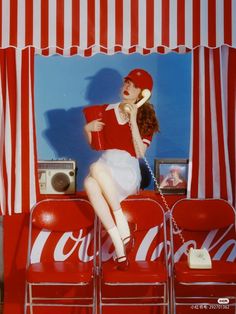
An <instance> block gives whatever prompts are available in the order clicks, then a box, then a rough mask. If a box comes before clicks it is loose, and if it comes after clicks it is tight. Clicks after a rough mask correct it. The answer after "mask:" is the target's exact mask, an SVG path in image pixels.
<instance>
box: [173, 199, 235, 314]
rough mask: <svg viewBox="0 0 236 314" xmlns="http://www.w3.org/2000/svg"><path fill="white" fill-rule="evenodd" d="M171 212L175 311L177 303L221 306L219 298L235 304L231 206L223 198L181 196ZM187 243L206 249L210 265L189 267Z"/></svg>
mask: <svg viewBox="0 0 236 314" xmlns="http://www.w3.org/2000/svg"><path fill="white" fill-rule="evenodd" d="M171 212H172V213H171V216H172V217H173V219H174V220H173V219H170V225H171V228H170V230H171V245H172V250H171V252H172V273H173V276H172V284H171V286H172V296H173V300H172V301H173V305H174V313H176V311H177V306H200V308H204V309H207V306H208V309H210V308H211V307H212V308H213V306H215V308H216V309H223V305H222V304H220V303H219V302H220V299H222V298H223V299H224V302H226V303H227V304H226V305H225V304H224V307H226V306H227V308H228V307H235V304H236V303H235V300H236V263H235V256H234V257H233V247H235V245H236V233H235V230H236V229H235V210H234V208H233V207H232V206H231V205H230V204H229V203H228V202H226V201H225V200H222V199H182V200H180V201H178V202H177V203H176V204H175V205H174V206H173V208H172V211H171ZM176 226H177V227H176ZM179 234H180V235H182V237H183V238H182V242H183V240H184V243H182V242H181V240H180V237H179ZM224 239H225V240H224ZM224 241H225V242H224ZM190 246H192V247H194V248H197V249H200V248H204V247H205V248H206V249H208V252H209V254H210V256H211V260H212V268H210V269H193V268H190V267H189V265H188V261H187V250H188V249H189V247H190Z"/></svg>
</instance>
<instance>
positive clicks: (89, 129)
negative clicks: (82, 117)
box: [84, 118, 105, 132]
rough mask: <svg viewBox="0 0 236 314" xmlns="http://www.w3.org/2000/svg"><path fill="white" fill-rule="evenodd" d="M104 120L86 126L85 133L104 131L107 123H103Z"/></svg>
mask: <svg viewBox="0 0 236 314" xmlns="http://www.w3.org/2000/svg"><path fill="white" fill-rule="evenodd" d="M101 120H102V118H100V119H96V120H93V121H91V122H89V123H87V124H86V125H85V127H84V128H85V131H87V132H99V131H101V130H102V129H103V127H104V125H105V123H104V122H102V121H101Z"/></svg>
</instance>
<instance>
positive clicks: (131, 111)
mask: <svg viewBox="0 0 236 314" xmlns="http://www.w3.org/2000/svg"><path fill="white" fill-rule="evenodd" d="M125 106H127V107H128V108H129V111H128V113H129V115H130V121H136V119H137V113H138V107H137V105H136V104H126V105H125Z"/></svg>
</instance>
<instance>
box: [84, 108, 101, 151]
mask: <svg viewBox="0 0 236 314" xmlns="http://www.w3.org/2000/svg"><path fill="white" fill-rule="evenodd" d="M104 110H105V108H104V106H90V107H87V108H84V110H83V112H84V115H85V119H86V121H87V122H91V121H93V120H96V119H101V118H102V117H103V113H104ZM91 136H92V141H91V147H92V148H93V149H95V150H103V149H104V136H103V131H97V132H91Z"/></svg>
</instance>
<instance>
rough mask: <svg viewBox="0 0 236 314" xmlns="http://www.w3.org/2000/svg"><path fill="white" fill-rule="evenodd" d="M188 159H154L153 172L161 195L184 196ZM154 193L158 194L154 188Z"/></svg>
mask: <svg viewBox="0 0 236 314" xmlns="http://www.w3.org/2000/svg"><path fill="white" fill-rule="evenodd" d="M188 162H189V161H188V159H178V158H175V159H165V158H164V159H155V160H154V170H155V177H156V180H157V183H158V185H159V186H160V189H161V191H162V193H163V194H186V193H187V181H188ZM155 190H156V192H159V191H158V189H157V187H155Z"/></svg>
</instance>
